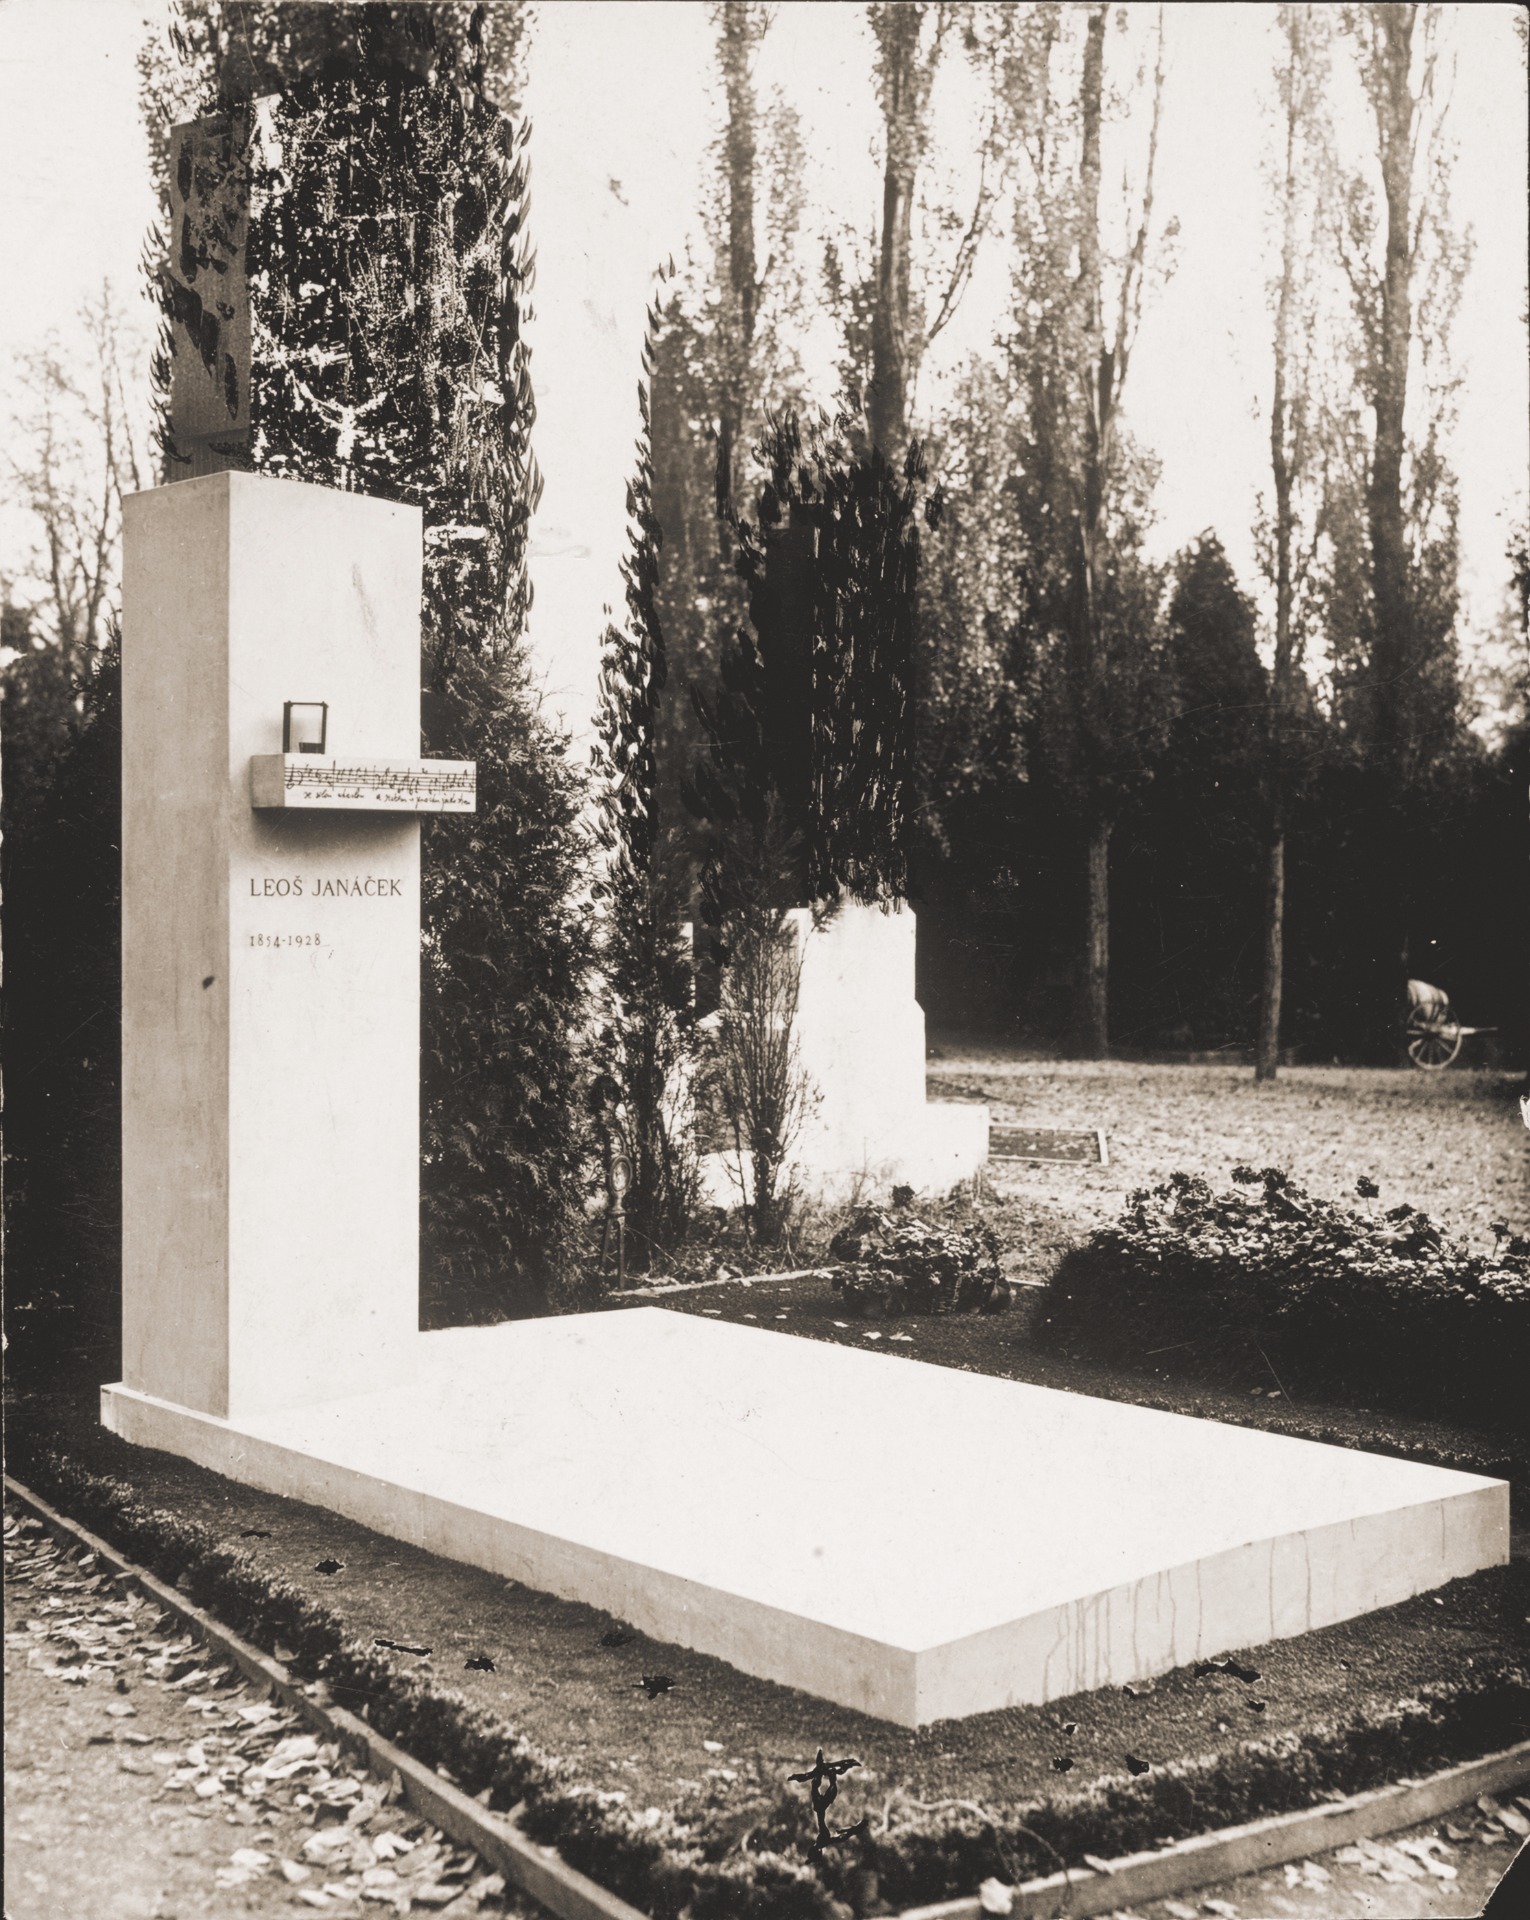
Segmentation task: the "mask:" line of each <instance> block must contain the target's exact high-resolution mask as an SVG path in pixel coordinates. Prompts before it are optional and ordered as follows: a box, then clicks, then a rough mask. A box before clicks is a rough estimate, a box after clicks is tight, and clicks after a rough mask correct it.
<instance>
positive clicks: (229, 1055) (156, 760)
mask: <svg viewBox="0 0 1530 1920" xmlns="http://www.w3.org/2000/svg"><path fill="white" fill-rule="evenodd" d="M124 544H125V553H124V582H123V642H122V651H123V700H122V732H123V775H122V941H123V952H122V962H123V965H122V1050H123V1059H122V1126H123V1275H122V1287H123V1379H124V1384H125V1385H126V1386H128V1387H130V1388H134V1389H136V1390H138V1391H139V1392H142V1393H147V1394H151V1395H154V1396H155V1397H157V1398H160V1399H164V1400H168V1401H172V1402H174V1403H176V1404H178V1405H180V1406H184V1407H189V1408H194V1409H197V1410H199V1411H201V1412H204V1413H210V1414H217V1415H222V1416H235V1417H237V1416H239V1415H244V1414H249V1413H255V1412H259V1411H262V1410H265V1409H270V1408H277V1407H282V1406H290V1405H295V1404H302V1403H304V1402H312V1401H315V1400H322V1399H327V1398H331V1397H334V1396H337V1395H341V1394H345V1393H350V1392H356V1391H359V1390H362V1389H364V1388H369V1387H374V1386H377V1385H380V1384H386V1383H387V1381H388V1380H389V1379H390V1378H394V1377H398V1376H399V1375H401V1374H402V1372H403V1371H404V1370H405V1369H406V1368H407V1365H408V1362H409V1354H410V1348H411V1346H412V1343H413V1340H414V1336H415V1332H416V1328H417V1326H418V1291H419V1280H418V1211H419V968H420V918H419V872H420V863H419V822H418V820H417V819H416V818H413V817H405V818H399V817H397V816H396V815H389V814H375V813H374V814H367V813H334V814H325V813H322V812H320V813H314V812H300V811H290V812H280V811H278V812H259V811H257V810H255V809H254V808H253V807H252V806H251V789H250V759H251V756H252V755H254V754H270V753H279V752H280V751H281V750H282V745H283V742H282V708H283V703H284V702H285V701H288V700H293V701H318V700H324V701H327V702H328V703H329V740H328V749H329V752H330V753H332V754H343V755H354V756H358V757H360V756H373V757H378V758H393V759H413V758H414V757H415V756H417V754H418V752H419V606H420V573H421V526H420V515H419V512H418V510H417V509H415V508H411V507H404V506H395V505H391V504H389V503H386V502H383V501H378V500H372V499H368V498H365V497H363V496H360V495H356V494H346V493H337V492H332V491H330V490H329V489H326V488H321V487H312V486H304V485H300V484H298V483H296V482H292V481H285V480H273V479H268V478H264V477H261V476H258V475H254V474H247V473H227V472H225V473H217V474H213V475H210V476H208V477H205V478H200V479H192V480H186V481H182V482H180V483H178V484H176V485H172V486H168V487H160V488H157V489H155V490H153V491H151V492H147V493H140V494H137V495H135V496H133V497H132V498H131V499H129V500H128V501H127V502H126V506H125V532H124Z"/></svg>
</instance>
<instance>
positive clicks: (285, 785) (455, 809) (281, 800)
mask: <svg viewBox="0 0 1530 1920" xmlns="http://www.w3.org/2000/svg"><path fill="white" fill-rule="evenodd" d="M250 799H251V804H252V805H254V806H256V807H333V808H335V809H336V810H337V811H339V810H344V811H347V812H358V811H359V812H367V813H383V812H397V813H473V812H475V811H476V810H477V804H478V768H477V766H476V764H475V763H474V762H473V761H471V760H340V759H330V758H321V757H319V756H317V755H313V754H306V753H260V754H256V755H255V756H254V758H253V759H252V760H251V761H250Z"/></svg>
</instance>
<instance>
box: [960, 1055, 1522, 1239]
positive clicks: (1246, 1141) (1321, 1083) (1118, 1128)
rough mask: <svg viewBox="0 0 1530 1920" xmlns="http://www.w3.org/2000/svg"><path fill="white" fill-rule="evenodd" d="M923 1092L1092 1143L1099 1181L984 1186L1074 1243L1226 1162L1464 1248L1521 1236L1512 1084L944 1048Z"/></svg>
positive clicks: (1052, 1173)
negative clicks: (1364, 1193)
mask: <svg viewBox="0 0 1530 1920" xmlns="http://www.w3.org/2000/svg"><path fill="white" fill-rule="evenodd" d="M928 1079H929V1090H930V1096H931V1098H932V1099H938V1100H955V1099H973V1100H986V1101H988V1102H989V1103H990V1105H991V1106H992V1108H993V1117H994V1120H995V1121H996V1122H1001V1123H1002V1122H1007V1123H1019V1124H1023V1125H1025V1126H1028V1127H1068V1128H1073V1127H1103V1128H1104V1129H1105V1133H1106V1136H1107V1141H1108V1146H1109V1152H1110V1164H1109V1165H1108V1166H1105V1167H1098V1166H1094V1167H1088V1166H1064V1165H1039V1164H1038V1165H1027V1166H1018V1167H1017V1166H1005V1167H1003V1168H995V1169H993V1170H991V1172H990V1175H989V1184H990V1186H991V1187H992V1189H993V1190H994V1192H995V1193H997V1194H1000V1195H1006V1196H1011V1197H1014V1198H1016V1199H1020V1200H1023V1201H1025V1202H1027V1203H1029V1204H1030V1205H1031V1206H1032V1207H1033V1208H1037V1209H1043V1210H1045V1211H1047V1212H1049V1213H1053V1214H1058V1215H1062V1216H1064V1217H1065V1218H1066V1219H1068V1220H1070V1221H1074V1222H1077V1223H1078V1224H1079V1226H1080V1227H1082V1228H1084V1229H1087V1228H1089V1227H1093V1226H1097V1225H1099V1224H1100V1223H1101V1222H1102V1221H1104V1220H1108V1219H1110V1218H1112V1217H1113V1216H1114V1215H1116V1214H1117V1213H1119V1212H1120V1210H1121V1206H1122V1203H1123V1202H1124V1200H1125V1198H1126V1196H1127V1194H1129V1193H1130V1192H1132V1191H1133V1189H1135V1188H1137V1187H1144V1186H1151V1185H1153V1184H1155V1183H1156V1182H1157V1181H1159V1180H1162V1179H1164V1178H1166V1176H1167V1175H1169V1174H1171V1173H1175V1172H1181V1171H1182V1172H1185V1173H1198V1174H1201V1175H1202V1176H1203V1177H1204V1178H1206V1179H1208V1180H1210V1181H1212V1182H1213V1184H1216V1185H1221V1184H1225V1182H1226V1180H1227V1176H1228V1174H1229V1172H1230V1171H1231V1169H1232V1168H1233V1167H1235V1166H1237V1165H1238V1164H1239V1163H1240V1162H1242V1163H1247V1164H1249V1165H1252V1166H1255V1167H1267V1166H1278V1167H1281V1168H1283V1169H1284V1171H1285V1172H1287V1173H1289V1174H1291V1175H1292V1176H1293V1177H1294V1178H1295V1179H1296V1180H1298V1181H1299V1182H1300V1183H1301V1184H1302V1185H1303V1186H1305V1187H1307V1188H1308V1189H1309V1190H1310V1191H1312V1192H1313V1193H1317V1194H1322V1195H1325V1196H1327V1197H1329V1198H1334V1199H1337V1198H1340V1197H1341V1196H1346V1195H1347V1196H1353V1194H1354V1187H1355V1181H1356V1179H1357V1178H1358V1177H1359V1175H1361V1174H1362V1173H1368V1174H1371V1175H1372V1176H1373V1177H1374V1178H1375V1179H1376V1180H1377V1181H1379V1182H1380V1185H1381V1190H1382V1204H1384V1205H1389V1206H1390V1205H1393V1204H1395V1203H1397V1202H1399V1201H1403V1200H1406V1201H1408V1202H1409V1203H1410V1204H1411V1205H1413V1206H1415V1207H1420V1208H1422V1209H1423V1210H1424V1212H1426V1213H1428V1214H1430V1215H1431V1216H1432V1217H1433V1218H1434V1219H1435V1220H1436V1221H1438V1222H1439V1223H1440V1225H1441V1226H1442V1227H1444V1228H1445V1230H1446V1231H1447V1232H1448V1233H1449V1234H1450V1235H1451V1236H1452V1237H1454V1238H1456V1239H1459V1240H1463V1241H1466V1242H1467V1243H1468V1244H1470V1245H1473V1246H1476V1247H1479V1248H1487V1247H1490V1246H1491V1245H1492V1241H1493V1233H1492V1223H1493V1222H1494V1221H1506V1222H1507V1223H1508V1225H1509V1226H1510V1227H1512V1228H1513V1229H1514V1230H1515V1231H1516V1232H1518V1233H1526V1232H1530V1130H1527V1129H1526V1127H1525V1126H1524V1124H1523V1123H1522V1121H1521V1119H1520V1114H1519V1098H1518V1095H1519V1091H1520V1090H1521V1088H1522V1087H1523V1085H1524V1076H1523V1075H1521V1074H1508V1073H1491V1072H1469V1071H1465V1070H1462V1069H1452V1070H1448V1071H1446V1072H1444V1073H1419V1072H1416V1071H1415V1070H1414V1069H1412V1068H1407V1069H1397V1070H1388V1069H1378V1068H1368V1067H1283V1068H1282V1069H1281V1071H1280V1074H1279V1076H1278V1078H1277V1079H1276V1081H1275V1083H1274V1084H1273V1085H1272V1086H1258V1085H1256V1084H1255V1081H1254V1076H1253V1072H1252V1070H1251V1069H1250V1068H1248V1067H1230V1066H1229V1067H1222V1066H1216V1067H1185V1066H1136V1065H1132V1064H1129V1063H1127V1062H1125V1061H1118V1060H1107V1061H1060V1060H1036V1059H1034V1058H1026V1057H1024V1056H1023V1055H1022V1054H1021V1053H1019V1052H1018V1051H1016V1050H1013V1049H1011V1050H1006V1049H1003V1048H999V1047H986V1048H982V1049H978V1048H973V1047H970V1046H966V1045H963V1044H961V1043H958V1042H951V1043H946V1044H937V1045H936V1046H934V1047H933V1048H932V1053H931V1059H930V1062H929V1075H928Z"/></svg>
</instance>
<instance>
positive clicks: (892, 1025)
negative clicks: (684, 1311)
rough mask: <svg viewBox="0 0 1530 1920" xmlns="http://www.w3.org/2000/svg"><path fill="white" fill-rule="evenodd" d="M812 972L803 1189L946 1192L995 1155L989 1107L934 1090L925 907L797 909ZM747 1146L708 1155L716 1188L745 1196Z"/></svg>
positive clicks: (802, 1042) (807, 974)
mask: <svg viewBox="0 0 1530 1920" xmlns="http://www.w3.org/2000/svg"><path fill="white" fill-rule="evenodd" d="M788 918H789V920H790V922H791V926H792V931H793V935H794V937H795V939H796V941H797V951H798V954H799V956H800V962H801V971H800V974H799V977H798V986H797V1010H796V1018H795V1020H794V1022H793V1033H794V1038H795V1041H796V1046H797V1053H798V1063H799V1066H800V1069H801V1072H802V1074H803V1076H804V1079H805V1081H806V1083H807V1086H808V1090H809V1095H810V1101H809V1113H808V1116H807V1118H806V1120H805V1122H804V1124H803V1127H802V1130H801V1135H800V1137H799V1139H798V1140H797V1142H796V1144H795V1148H794V1150H793V1153H792V1156H791V1165H792V1173H793V1176H794V1178H795V1180H796V1184H797V1187H798V1189H799V1191H801V1192H802V1193H804V1194H806V1195H808V1196H810V1197H812V1198H814V1199H821V1200H829V1201H838V1200H845V1199H849V1198H851V1197H865V1198H866V1199H873V1198H879V1199H882V1200H884V1201H885V1200H886V1198H887V1195H888V1191H889V1190H890V1189H891V1188H892V1187H893V1186H896V1185H903V1186H909V1187H912V1188H913V1189H914V1191H915V1192H916V1193H926V1194H943V1193H949V1192H950V1190H951V1189H952V1188H953V1187H955V1186H958V1185H960V1184H961V1182H963V1181H965V1180H971V1179H972V1178H973V1177H974V1175H976V1174H977V1173H978V1172H979V1171H980V1170H981V1168H982V1167H983V1165H984V1163H985V1162H986V1161H987V1158H988V1109H987V1107H986V1106H981V1105H972V1106H969V1105H965V1104H961V1105H958V1104H956V1103H955V1102H941V1101H932V1100H928V1099H926V1097H925V1087H924V1061H925V1047H924V1013H923V1011H922V1009H921V1008H920V1005H919V1002H918V1000H917V999H916V998H915V997H914V933H915V923H914V913H913V910H912V908H910V907H908V906H906V905H896V906H890V907H875V906H865V905H862V904H861V903H860V902H858V901H853V900H847V901H845V902H843V903H842V904H841V905H840V906H839V907H838V908H837V909H836V910H835V911H834V913H833V914H832V915H831V916H830V917H829V918H827V919H826V920H824V921H823V922H821V923H820V924H818V925H816V926H815V925H814V922H813V915H812V913H811V912H810V910H809V909H808V908H806V907H797V908H794V909H793V910H792V912H791V913H790V914H789V916H788ZM742 1171H743V1169H742V1167H741V1165H740V1161H739V1156H738V1155H736V1154H733V1153H711V1154H707V1155H706V1156H705V1157H704V1158H703V1162H702V1183H703V1190H704V1193H705V1197H706V1198H707V1199H708V1200H709V1201H710V1202H711V1203H712V1204H713V1205H714V1206H735V1205H737V1204H738V1201H739V1199H740V1195H741V1192H742V1187H743V1181H742V1179H741V1177H740V1176H741V1173H742Z"/></svg>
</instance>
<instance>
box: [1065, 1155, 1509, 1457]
mask: <svg viewBox="0 0 1530 1920" xmlns="http://www.w3.org/2000/svg"><path fill="white" fill-rule="evenodd" d="M1233 1179H1234V1181H1235V1182H1237V1183H1238V1184H1237V1186H1236V1187H1235V1189H1234V1190H1233V1191H1231V1192H1225V1193H1214V1192H1213V1191H1212V1190H1211V1188H1210V1187H1209V1186H1208V1185H1207V1184H1206V1182H1205V1181H1204V1180H1200V1179H1196V1178H1194V1177H1193V1176H1191V1175H1189V1174H1184V1173H1177V1174H1174V1175H1173V1176H1171V1178H1170V1179H1168V1180H1167V1181H1165V1182H1164V1183H1163V1184H1162V1185H1161V1186H1158V1187H1154V1188H1152V1189H1151V1190H1148V1191H1144V1192H1140V1193H1136V1194H1134V1195H1133V1196H1132V1198H1131V1201H1130V1203H1129V1205H1128V1207H1127V1209H1126V1212H1125V1213H1124V1214H1123V1216H1122V1218H1121V1219H1120V1220H1119V1221H1118V1222H1117V1223H1116V1224H1115V1225H1113V1226H1108V1227H1102V1228H1100V1229H1099V1230H1098V1231H1096V1232H1095V1233H1094V1234H1092V1235H1091V1236H1090V1238H1089V1240H1088V1241H1087V1242H1086V1243H1085V1245H1084V1246H1082V1247H1080V1248H1077V1249H1075V1250H1074V1251H1072V1252H1070V1253H1069V1254H1067V1255H1066V1256H1065V1257H1064V1259H1063V1260H1062V1262H1061V1264H1060V1265H1059V1267H1058V1269H1057V1272H1056V1274H1055V1276H1054V1277H1053V1280H1052V1283H1051V1291H1050V1295H1049V1298H1048V1301H1047V1310H1048V1311H1047V1317H1046V1319H1045V1320H1044V1322H1043V1326H1042V1332H1043V1334H1044V1336H1045V1337H1047V1338H1049V1339H1050V1340H1051V1341H1052V1342H1053V1343H1061V1344H1067V1345H1070V1346H1077V1347H1083V1348H1087V1349H1088V1350H1090V1351H1092V1352H1096V1353H1100V1354H1101V1355H1103V1356H1104V1357H1107V1358H1112V1359H1130V1358H1132V1357H1134V1356H1136V1357H1140V1356H1141V1355H1142V1354H1143V1353H1144V1352H1146V1351H1148V1350H1149V1349H1151V1350H1154V1351H1160V1352H1162V1351H1168V1350H1170V1349H1171V1348H1172V1349H1174V1350H1176V1352H1177V1353H1178V1354H1179V1357H1180V1359H1181V1361H1182V1363H1189V1364H1193V1357H1194V1356H1195V1355H1196V1354H1197V1353H1198V1354H1199V1355H1200V1357H1201V1358H1202V1359H1203V1360H1211V1361H1213V1362H1214V1363H1216V1364H1218V1365H1223V1366H1225V1365H1226V1364H1227V1363H1228V1361H1229V1359H1232V1361H1233V1362H1234V1363H1235V1364H1236V1361H1237V1359H1238V1358H1239V1357H1240V1356H1242V1357H1245V1358H1246V1359H1247V1361H1248V1362H1249V1363H1250V1364H1254V1365H1258V1363H1260V1362H1262V1363H1263V1364H1262V1365H1261V1366H1259V1368H1258V1371H1259V1377H1260V1379H1261V1380H1262V1381H1268V1380H1269V1379H1270V1377H1271V1372H1272V1371H1273V1372H1274V1373H1275V1375H1276V1376H1277V1381H1278V1383H1279V1384H1280V1385H1282V1386H1283V1387H1284V1388H1286V1389H1289V1388H1292V1387H1297V1388H1299V1389H1306V1390H1309V1391H1312V1392H1319V1393H1321V1392H1340V1393H1345V1394H1348V1395H1358V1396H1364V1399H1365V1401H1366V1402H1367V1404H1376V1405H1385V1406H1391V1407H1394V1408H1397V1409H1398V1410H1400V1411H1409V1412H1416V1413H1421V1414H1445V1415H1447V1416H1455V1417H1458V1418H1462V1419H1465V1420H1467V1421H1469V1422H1471V1423H1473V1424H1488V1425H1491V1426H1495V1427H1498V1428H1502V1429H1504V1430H1510V1431H1513V1432H1516V1433H1520V1434H1523V1433H1524V1432H1525V1431H1526V1429H1527V1421H1526V1412H1527V1409H1526V1399H1525V1391H1524V1383H1525V1381H1526V1379H1527V1378H1530V1240H1525V1239H1523V1238H1521V1237H1518V1236H1516V1235H1513V1234H1511V1233H1510V1232H1509V1230H1508V1229H1507V1228H1506V1227H1505V1228H1503V1229H1501V1230H1500V1232H1499V1235H1498V1244H1497V1246H1496V1247H1495V1249H1494V1251H1493V1252H1492V1253H1491V1254H1479V1253H1471V1252H1468V1251H1467V1250H1466V1249H1464V1248H1462V1247H1459V1246H1455V1245H1453V1244H1452V1243H1451V1242H1449V1241H1447V1240H1446V1239H1445V1238H1444V1236H1443V1235H1442V1234H1441V1233H1440V1230H1439V1229H1438V1228H1437V1227H1436V1226H1435V1225H1434V1224H1433V1222H1432V1221H1431V1220H1430V1219H1429V1217H1428V1216H1427V1215H1426V1214H1423V1213H1419V1212H1418V1211H1416V1210H1415V1209H1414V1208H1413V1207H1410V1206H1407V1205H1402V1206H1396V1207H1392V1208H1390V1209H1388V1210H1386V1211H1384V1212H1379V1213H1377V1212H1372V1211H1368V1212H1364V1213H1362V1212H1359V1211H1357V1210H1356V1209H1354V1208H1352V1207H1347V1206H1342V1205H1340V1204H1338V1203H1337V1202H1335V1201H1331V1200H1322V1199H1318V1198H1317V1197H1315V1196H1314V1195H1312V1194H1309V1193H1307V1192H1305V1191H1304V1190H1303V1189H1302V1188H1301V1187H1299V1186H1297V1185H1296V1184H1295V1183H1294V1182H1293V1181H1291V1180H1289V1179H1288V1178H1287V1177H1286V1175H1285V1174H1283V1173H1282V1172H1280V1171H1279V1169H1277V1168H1273V1167H1272V1168H1266V1169H1265V1170H1264V1171H1262V1172H1255V1171H1254V1170H1253V1169H1252V1168H1247V1167H1240V1168H1236V1169H1235V1170H1234V1173H1233ZM1357 1191H1358V1192H1359V1194H1360V1196H1361V1197H1362V1198H1363V1199H1371V1198H1373V1197H1374V1196H1375V1193H1376V1183H1375V1182H1374V1181H1372V1180H1370V1179H1362V1180H1361V1182H1360V1183H1359V1186H1358V1189H1357Z"/></svg>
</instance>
